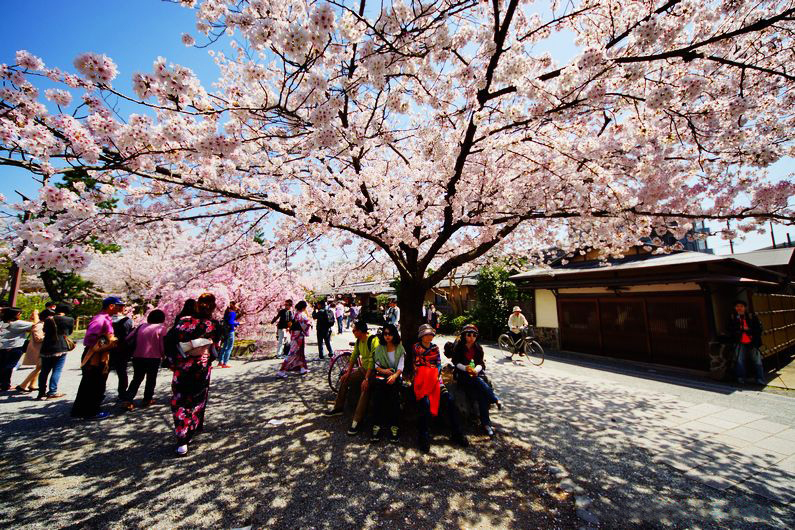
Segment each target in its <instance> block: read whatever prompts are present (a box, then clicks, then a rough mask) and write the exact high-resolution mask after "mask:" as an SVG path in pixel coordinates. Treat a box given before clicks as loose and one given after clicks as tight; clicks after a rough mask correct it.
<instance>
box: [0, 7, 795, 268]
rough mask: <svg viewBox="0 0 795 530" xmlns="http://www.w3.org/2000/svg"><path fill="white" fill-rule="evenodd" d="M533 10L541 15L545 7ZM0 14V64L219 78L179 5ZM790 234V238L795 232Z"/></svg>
mask: <svg viewBox="0 0 795 530" xmlns="http://www.w3.org/2000/svg"><path fill="white" fill-rule="evenodd" d="M537 5H538V6H539V11H544V10H545V7H546V5H547V4H546V3H545V2H538V3H537ZM541 6H544V7H541ZM3 15H4V16H3V17H2V18H0V63H9V64H13V62H14V54H15V52H16V51H17V50H20V49H26V50H28V51H30V52H31V53H33V54H35V55H37V56H39V57H41V58H42V59H43V60H44V61H45V62H46V63H47V64H48V65H50V66H57V67H60V68H62V69H64V70H67V71H74V68H73V66H72V61H73V60H74V58H75V57H76V56H77V55H78V54H80V53H82V52H87V51H91V52H98V53H104V54H106V55H108V56H109V57H111V58H112V59H113V60H114V61H115V62H116V64H117V65H118V68H119V76H118V77H117V79H116V81H115V82H114V86H116V87H117V88H119V89H121V90H122V91H125V92H131V84H130V79H131V76H132V74H133V73H134V72H137V71H149V70H151V67H152V62H153V61H154V60H155V59H156V58H157V57H158V56H163V57H165V58H166V59H168V61H169V62H174V63H179V64H182V65H184V66H187V67H189V68H191V69H192V70H193V71H194V72H195V73H196V74H197V75H198V76H199V78H201V79H202V81H203V82H204V84H205V87H207V88H210V84H211V83H212V82H213V81H214V80H215V79H216V78H217V68H216V66H215V64H214V63H213V61H212V59H211V58H210V57H209V56H208V55H207V50H206V49H197V48H187V47H185V46H184V45H183V44H182V42H181V41H180V37H181V35H182V33H183V32H188V33H192V34H194V35H196V31H195V26H194V25H195V14H194V11H192V10H189V9H185V8H183V7H180V6H179V5H176V4H172V3H169V2H163V1H161V0H133V1H122V0H116V1H112V0H104V1H102V0H28V1H25V2H20V1H13V2H8V3H7V6H6V9H5V10H4V12H3ZM197 40H199V41H200V40H201V39H199V38H198V37H197ZM571 41H572V39H570V38H569V35H565V34H562V35H557V36H555V37H553V39H551V40H550V41H549V42H548V43H547V46H545V48H548V51H550V53H551V54H552V55H553V57H555V59H556V60H558V61H566V60H568V59H569V58H570V57H572V56H573V55H575V54H576V53H577V50H576V48H575V47H574V46H573V45H572V44H571ZM544 51H547V50H544ZM121 110H122V111H124V110H125V108H124V107H121ZM124 114H125V113H124V112H122V115H124ZM793 170H795V168H793V164H792V160H791V159H788V160H785V161H782V162H779V163H778V164H776V165H775V167H774V168H772V171H771V173H772V174H773V175H774V176H776V177H777V178H783V177H784V176H785V175H786V174H787V173H788V172H791V171H793ZM15 190H19V191H20V192H22V193H24V194H26V195H28V196H34V195H35V194H36V190H37V187H36V186H35V183H33V182H32V180H31V179H30V177H29V176H28V175H27V173H25V172H24V171H22V170H16V169H12V168H7V167H2V166H0V193H2V194H4V195H5V196H6V197H8V198H9V200H11V199H12V198H16V197H17V196H16V194H15V193H14V191H15ZM717 226H718V225H713V227H717ZM775 230H776V241H777V242H781V241H785V240H786V229H785V228H784V227H777V228H776V229H775ZM791 233H792V235H793V236H794V237H795V230H791ZM709 244H710V246H711V247H712V248H714V249H716V252H717V253H721V254H723V253H728V252H729V249H728V247H729V245H728V242H724V241H723V240H721V239H719V238H716V237H712V238H710V241H709ZM770 244H771V243H770V235H769V233H768V234H764V235H756V234H754V235H752V236H749V237H748V238H747V240H746V241H745V242H735V251H747V250H753V249H756V248H760V247H764V246H768V245H770Z"/></svg>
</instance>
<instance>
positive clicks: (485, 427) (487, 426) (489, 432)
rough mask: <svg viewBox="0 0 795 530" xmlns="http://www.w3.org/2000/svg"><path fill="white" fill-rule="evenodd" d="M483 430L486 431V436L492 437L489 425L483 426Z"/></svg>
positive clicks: (492, 433) (491, 428)
mask: <svg viewBox="0 0 795 530" xmlns="http://www.w3.org/2000/svg"><path fill="white" fill-rule="evenodd" d="M483 428H484V429H485V430H486V434H488V435H489V436H490V437H492V438H493V437H494V427H492V426H491V425H484V426H483Z"/></svg>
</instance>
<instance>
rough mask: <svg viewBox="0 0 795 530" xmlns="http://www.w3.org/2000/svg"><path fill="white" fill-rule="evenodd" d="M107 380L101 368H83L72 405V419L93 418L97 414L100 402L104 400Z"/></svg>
mask: <svg viewBox="0 0 795 530" xmlns="http://www.w3.org/2000/svg"><path fill="white" fill-rule="evenodd" d="M107 379H108V374H106V373H105V372H104V371H103V370H102V368H98V367H95V366H88V365H86V366H84V367H83V377H82V378H81V379H80V387H78V389H77V396H75V402H74V404H73V405H72V417H73V418H93V417H94V416H96V415H97V414H99V411H100V406H101V405H102V400H103V399H104V398H105V383H106V381H107Z"/></svg>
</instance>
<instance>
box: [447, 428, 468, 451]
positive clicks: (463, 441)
mask: <svg viewBox="0 0 795 530" xmlns="http://www.w3.org/2000/svg"><path fill="white" fill-rule="evenodd" d="M450 439H451V440H452V441H453V442H454V443H456V444H458V445H460V446H461V447H469V440H467V437H466V436H464V434H463V433H460V432H457V433H454V434H453V435H452V436H451V437H450Z"/></svg>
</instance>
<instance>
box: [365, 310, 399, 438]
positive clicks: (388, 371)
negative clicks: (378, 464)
mask: <svg viewBox="0 0 795 530" xmlns="http://www.w3.org/2000/svg"><path fill="white" fill-rule="evenodd" d="M381 336H382V337H383V340H382V341H381V343H380V344H379V345H378V346H376V348H375V351H374V352H373V361H374V362H375V377H374V378H373V382H374V386H373V400H374V401H375V419H374V421H373V434H372V436H371V437H370V441H373V442H377V441H378V440H380V439H381V436H382V434H383V432H385V431H386V430H389V435H388V436H389V441H390V442H392V443H397V441H398V438H399V437H398V421H399V419H400V389H401V388H402V387H403V380H402V379H401V376H402V375H403V363H404V360H405V357H406V350H405V348H404V347H403V345H402V344H401V343H400V335H399V334H398V330H397V327H396V326H395V325H394V324H387V325H385V326H384V330H383V332H382V333H381Z"/></svg>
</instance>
